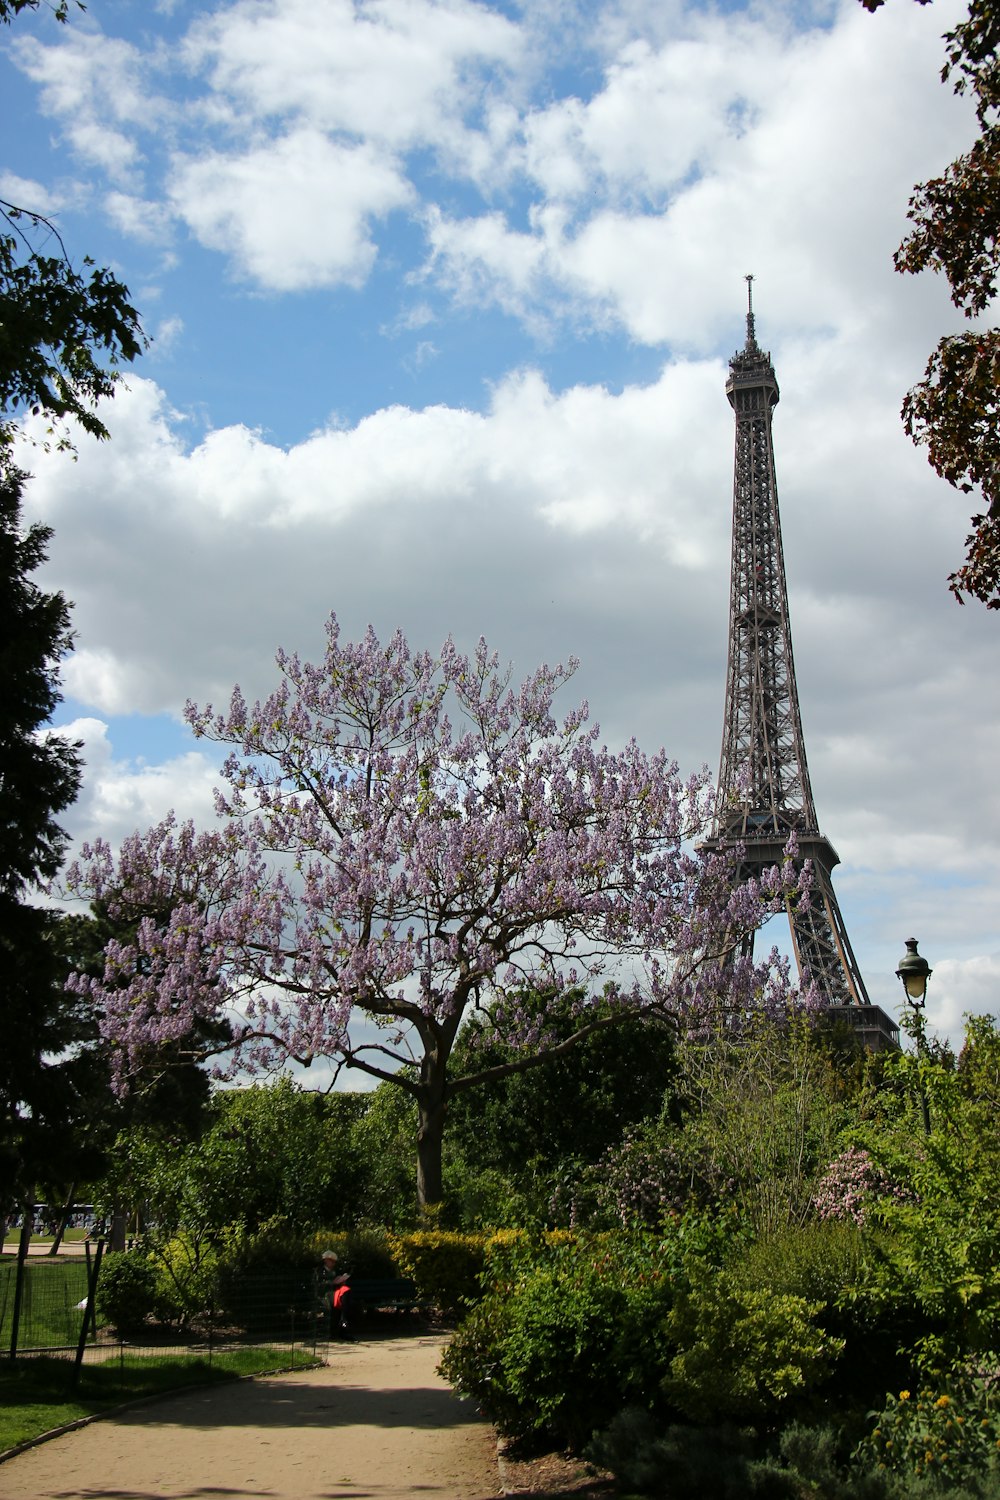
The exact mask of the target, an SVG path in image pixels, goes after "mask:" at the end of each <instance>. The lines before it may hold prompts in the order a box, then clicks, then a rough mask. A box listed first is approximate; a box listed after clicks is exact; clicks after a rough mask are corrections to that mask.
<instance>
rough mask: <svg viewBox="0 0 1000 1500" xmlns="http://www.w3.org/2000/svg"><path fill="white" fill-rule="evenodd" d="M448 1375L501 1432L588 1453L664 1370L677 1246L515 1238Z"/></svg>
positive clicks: (501, 1252)
mask: <svg viewBox="0 0 1000 1500" xmlns="http://www.w3.org/2000/svg"><path fill="white" fill-rule="evenodd" d="M489 1267H490V1270H489V1275H490V1276H491V1277H492V1284H491V1285H490V1286H489V1288H488V1290H487V1291H486V1293H485V1295H484V1296H483V1298H482V1300H481V1301H480V1302H478V1303H477V1304H476V1305H475V1306H474V1307H473V1308H472V1310H471V1311H470V1313H469V1315H468V1316H467V1317H466V1319H465V1320H464V1322H463V1323H462V1325H461V1326H460V1328H459V1329H458V1332H457V1333H456V1335H455V1337H454V1338H453V1340H452V1342H451V1344H450V1345H449V1347H448V1349H447V1350H446V1352H445V1355H444V1358H443V1360H442V1363H441V1370H442V1373H443V1374H444V1375H445V1377H446V1378H447V1379H448V1380H450V1381H451V1383H452V1384H453V1385H454V1386H455V1387H456V1388H457V1389H458V1390H459V1391H461V1392H462V1393H463V1394H464V1395H467V1396H471V1397H472V1398H473V1399H474V1400H476V1401H477V1402H478V1403H479V1405H480V1406H481V1407H482V1409H483V1410H484V1411H485V1412H486V1413H487V1415H488V1416H489V1417H490V1419H491V1420H492V1421H493V1422H494V1423H495V1424H496V1425H497V1426H498V1427H499V1429H500V1431H501V1432H503V1433H504V1434H506V1435H508V1436H512V1437H529V1436H530V1437H545V1438H546V1439H548V1440H551V1441H554V1442H556V1443H564V1444H567V1443H568V1444H571V1445H574V1444H577V1445H578V1444H580V1443H581V1442H584V1441H586V1439H587V1438H588V1437H589V1436H590V1434H591V1433H592V1432H593V1431H594V1430H595V1429H596V1428H598V1427H600V1426H603V1425H605V1424H606V1422H607V1420H608V1417H609V1415H611V1414H612V1413H614V1412H615V1411H617V1410H618V1409H619V1408H620V1407H621V1406H623V1405H625V1404H626V1403H627V1402H628V1401H630V1400H643V1399H644V1397H645V1394H646V1393H647V1392H650V1391H655V1389H656V1386H657V1383H658V1381H659V1378H660V1376H661V1375H662V1372H663V1370H664V1368H665V1365H666V1361H667V1356H668V1345H667V1342H666V1337H665V1328H666V1317H667V1314H668V1312H669V1310H670V1307H671V1305H672V1301H673V1297H674V1285H673V1280H672V1275H671V1269H672V1256H671V1251H670V1247H667V1249H666V1250H664V1247H663V1245H662V1243H658V1242H657V1241H656V1240H655V1239H654V1238H653V1237H652V1236H625V1235H614V1236H612V1235H594V1236H579V1237H578V1236H575V1235H572V1234H568V1233H556V1234H550V1235H546V1236H542V1237H540V1238H537V1239H533V1238H529V1237H528V1236H508V1237H506V1238H505V1240H504V1243H503V1245H502V1247H494V1250H493V1253H492V1255H491V1257H490V1260H489Z"/></svg>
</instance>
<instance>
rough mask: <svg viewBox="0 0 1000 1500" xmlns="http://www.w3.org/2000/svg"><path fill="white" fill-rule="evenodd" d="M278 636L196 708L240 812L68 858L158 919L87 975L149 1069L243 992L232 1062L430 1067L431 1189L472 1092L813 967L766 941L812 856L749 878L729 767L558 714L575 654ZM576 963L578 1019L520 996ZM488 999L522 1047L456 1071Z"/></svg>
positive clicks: (126, 1073) (335, 630)
mask: <svg viewBox="0 0 1000 1500" xmlns="http://www.w3.org/2000/svg"><path fill="white" fill-rule="evenodd" d="M277 662H278V667H279V669H280V673H281V681H280V685H279V686H278V687H277V689H276V691H275V692H274V693H273V694H272V696H271V697H270V698H268V699H267V701H266V702H259V703H256V704H254V705H253V707H249V706H248V705H247V703H246V702H245V701H244V698H243V696H242V694H241V693H240V691H239V689H238V688H237V689H236V690H235V691H234V692H233V695H232V699H231V702H230V704H229V708H228V711H226V712H224V713H216V712H215V711H214V710H213V709H212V708H211V707H206V708H198V707H196V706H194V705H193V704H189V705H188V709H187V718H188V722H189V723H190V724H191V725H192V727H193V729H194V731H195V733H196V734H197V735H199V736H204V737H206V738H209V739H212V740H215V741H218V742H220V743H222V744H224V745H228V746H230V747H231V751H230V754H229V756H228V758H227V760H226V761H225V764H224V768H223V776H224V782H225V785H226V790H225V791H224V792H220V793H219V794H218V795H217V811H218V813H219V815H220V818H221V820H222V822H221V824H220V826H219V827H218V828H217V829H216V830H215V831H212V832H202V833H199V832H197V831H196V830H195V829H194V828H193V827H192V826H190V825H184V826H178V825H177V823H176V821H175V820H174V819H173V818H168V819H167V820H166V821H165V822H164V823H162V824H160V825H159V826H158V827H156V828H153V829H152V830H150V831H149V832H148V833H146V834H145V835H138V834H137V835H135V836H133V837H132V838H131V839H129V840H127V841H126V843H125V844H124V846H123V848H122V849H121V851H120V853H119V854H118V856H117V858H116V857H115V856H114V855H113V852H112V850H111V849H110V848H109V847H108V846H107V845H106V844H104V843H97V844H95V845H94V846H93V847H90V848H87V849H85V850H84V852H83V863H82V864H79V865H76V866H74V867H73V868H72V869H71V871H70V873H69V881H68V883H69V886H70V888H71V889H72V890H74V891H75V892H76V893H77V894H79V895H85V896H89V897H91V898H98V899H103V900H110V901H112V903H113V904H114V905H115V908H116V909H117V910H119V911H120V912H121V913H123V914H125V913H126V912H127V913H129V914H131V916H132V917H133V918H134V917H136V916H138V917H139V918H140V920H139V922H138V925H137V927H136V928H135V932H136V936H135V939H134V941H130V942H128V943H111V944H110V945H109V947H108V949H107V954H106V960H107V961H106V967H105V973H104V976H103V978H102V979H100V980H93V979H89V980H88V979H86V978H84V977H82V976H80V977H78V978H77V980H76V981H75V983H76V984H77V985H79V986H82V987H85V988H88V989H89V990H90V991H91V993H92V994H93V995H94V996H95V998H96V999H98V1001H99V1002H100V1004H101V1007H102V1010H103V1016H104V1020H103V1029H104V1034H105V1036H106V1037H107V1038H108V1040H109V1041H110V1042H111V1043H112V1045H113V1048H114V1053H115V1057H116V1059H117V1066H118V1070H119V1077H120V1081H121V1086H122V1087H127V1086H128V1080H129V1078H130V1076H131V1075H133V1074H135V1073H136V1072H138V1071H139V1070H141V1069H142V1068H143V1066H145V1065H146V1064H148V1061H149V1059H150V1057H151V1056H153V1055H155V1051H156V1048H157V1047H158V1046H160V1045H161V1044H163V1043H164V1042H172V1043H175V1044H176V1042H177V1041H178V1039H183V1038H185V1037H189V1036H191V1035H192V1034H193V1033H194V1030H195V1027H196V1024H197V1023H198V1021H199V1020H203V1019H204V1018H205V1017H207V1016H217V1015H219V1014H220V1013H221V1012H225V1013H226V1014H227V1015H228V1016H229V1017H230V1019H232V1020H233V1021H234V1032H233V1041H232V1044H231V1047H230V1048H228V1049H227V1054H228V1055H227V1056H226V1057H225V1058H217V1059H216V1067H217V1069H219V1070H220V1071H227V1072H228V1073H229V1075H230V1076H231V1075H232V1074H233V1073H234V1072H236V1071H237V1070H238V1071H241V1072H243V1073H248V1072H254V1071H261V1070H267V1069H273V1068H275V1067H276V1066H280V1065H281V1064H282V1063H287V1062H288V1061H289V1060H295V1061H297V1062H299V1063H302V1064H309V1063H311V1062H312V1061H313V1060H314V1059H327V1060H330V1061H331V1062H332V1063H333V1065H334V1069H335V1073H336V1072H339V1070H340V1069H341V1068H343V1067H347V1068H352V1069H360V1070H362V1071H363V1072H364V1073H366V1074H368V1075H369V1076H370V1077H373V1078H376V1079H380V1080H388V1081H391V1082H392V1083H395V1084H397V1085H398V1086H399V1087H401V1088H403V1089H406V1090H407V1091H408V1092H409V1093H410V1094H411V1095H412V1096H413V1097H414V1099H415V1100H416V1103H417V1107H418V1121H419V1124H418V1140H417V1190H418V1198H419V1200H420V1202H421V1204H424V1205H426V1204H430V1203H434V1202H437V1201H438V1200H439V1199H440V1197H441V1192H442V1182H441V1145H442V1136H443V1128H444V1122H445V1115H446V1110H447V1103H448V1097H449V1093H454V1092H457V1091H459V1090H463V1089H468V1088H472V1087H474V1086H475V1085H476V1084H477V1083H479V1082H481V1081H482V1080H483V1079H484V1078H485V1077H491V1076H496V1075H497V1072H498V1071H503V1072H510V1071H514V1070H520V1069H523V1068H530V1067H535V1066H538V1065H539V1064H541V1063H543V1062H544V1061H545V1060H546V1059H547V1058H548V1057H551V1056H553V1055H555V1054H556V1053H557V1052H563V1053H564V1052H566V1051H567V1050H568V1049H569V1048H570V1047H572V1046H573V1045H574V1043H575V1042H576V1041H578V1040H579V1039H580V1038H582V1037H583V1036H585V1035H587V1034H588V1033H589V1032H592V1031H593V1029H594V1028H595V1027H597V1026H605V1025H609V1024H615V1023H618V1022H620V1021H621V1020H623V1019H627V1018H628V1017H632V1016H637V1015H642V1014H649V1013H651V1012H655V1013H657V1014H661V1015H663V1014H666V1015H668V1016H670V1017H672V1018H676V1020H677V1021H678V1023H679V1024H680V1023H683V1024H685V1025H689V1024H692V1023H693V1022H694V1021H695V1020H696V1018H697V1017H699V1016H701V1015H703V1014H704V1013H705V1012H706V1011H707V1010H710V1009H714V1008H716V1007H719V1006H724V1007H728V1008H730V1009H735V1010H744V1009H746V1008H747V1007H750V1006H758V1005H760V1004H762V1003H772V1002H777V1001H781V1002H783V1001H784V999H785V997H786V994H787V968H786V966H783V965H782V964H781V962H780V961H779V960H778V959H777V956H776V955H775V954H772V955H771V957H770V958H769V959H768V960H767V962H765V963H764V964H761V965H754V964H753V963H752V962H751V961H750V960H749V959H745V958H741V957H740V956H739V949H740V943H741V940H742V938H743V936H744V935H745V934H746V933H747V932H748V931H750V930H752V929H754V928H755V927H757V926H758V925H759V924H760V923H761V922H762V921H763V920H764V919H765V918H766V916H767V915H769V914H770V912H771V911H773V910H775V909H777V908H778V907H779V906H781V905H782V904H783V902H784V900H785V899H786V897H787V896H788V895H789V893H790V891H792V890H793V885H792V876H791V873H790V872H791V866H790V865H787V866H786V869H785V870H784V871H783V872H779V871H777V870H776V871H774V872H773V876H772V878H771V879H770V880H769V881H765V882H764V883H763V885H762V886H758V885H757V884H755V883H753V882H751V883H750V884H745V885H739V884H734V869H733V866H732V865H731V864H730V863H729V862H728V861H727V860H726V859H725V858H724V857H722V856H719V855H709V854H706V853H698V852H697V851H696V849H695V844H696V841H697V839H698V838H699V837H700V836H703V835H704V834H705V832H706V830H707V828H708V824H709V821H710V815H711V803H712V790H711V786H710V783H709V780H708V777H707V773H704V772H703V773H702V774H700V775H697V776H694V777H692V778H691V779H690V780H683V779H682V778H681V777H680V775H679V774H678V770H677V766H676V765H675V764H673V763H672V762H670V761H669V760H668V759H667V757H666V755H665V754H664V753H663V752H662V751H661V752H659V753H658V754H656V755H653V756H649V755H646V754H643V753H642V752H641V751H640V749H639V747H638V746H637V745H636V744H635V743H634V742H632V743H630V744H628V745H627V746H626V747H625V748H624V749H623V750H620V751H615V752H612V751H610V750H608V749H607V748H605V747H603V746H601V745H600V743H599V739H598V730H597V728H596V727H591V726H588V722H587V720H588V711H587V707H586V705H583V706H582V707H580V708H577V709H576V710H574V711H573V712H571V713H569V714H568V715H567V716H566V717H565V718H564V719H563V720H561V721H558V720H557V719H556V717H555V716H554V712H553V700H554V697H555V694H556V691H557V690H558V689H559V687H560V686H562V685H563V683H564V682H565V681H566V680H567V678H569V677H570V676H571V674H572V672H573V670H574V668H575V663H573V662H571V663H570V664H569V665H568V666H566V667H563V666H559V667H555V668H550V667H547V666H543V667H540V668H539V669H538V670H537V671H536V672H534V673H533V674H532V675H531V676H530V677H528V678H527V680H526V681H525V682H524V683H523V684H522V685H521V686H520V687H519V688H512V687H511V686H510V673H509V671H503V670H502V669H501V667H500V665H499V662H498V658H497V656H496V655H495V654H494V653H492V652H491V651H490V650H489V649H488V648H487V646H486V645H485V643H484V642H480V644H479V647H478V649H477V650H476V651H475V653H474V654H473V655H471V656H465V655H462V654H461V653H460V652H459V651H458V650H457V648H456V647H455V645H454V644H453V642H452V641H451V640H448V641H447V642H446V643H445V645H444V646H443V648H442V650H441V652H440V653H439V655H438V656H436V657H435V656H432V655H430V654H428V653H426V652H418V651H414V650H412V649H411V648H410V647H409V645H408V644H407V642H406V641H405V640H404V638H403V637H402V635H401V634H399V633H397V634H396V635H394V636H393V638H392V639H391V640H390V641H388V642H387V643H385V644H383V643H381V642H380V641H379V640H378V639H377V638H376V636H375V634H374V632H373V631H372V630H371V629H369V631H368V633H367V635H366V637H365V638H364V639H363V640H362V641H360V642H357V643H348V642H344V641H342V640H341V637H340V630H339V626H338V623H337V620H336V618H335V617H334V616H331V618H330V620H329V622H328V625H327V643H326V650H325V654H324V657H323V660H322V662H321V663H320V664H319V665H315V666H313V665H309V664H307V663H304V662H301V661H300V660H299V659H298V658H297V657H295V656H289V655H287V654H286V653H284V652H279V653H278V657H277ZM569 990H572V991H573V992H574V994H579V996H580V998H579V999H578V1000H576V999H574V1000H573V1006H574V1010H575V1015H576V1020H577V1025H576V1027H575V1029H573V1030H572V1032H571V1034H570V1035H569V1036H568V1037H567V1035H566V1033H565V1029H563V1030H562V1031H561V1032H560V1034H559V1035H558V1036H556V1034H555V1033H552V1034H551V1035H550V1034H548V1032H547V1028H546V1024H545V1007H544V1005H542V1006H541V1007H540V1006H539V1005H538V1003H537V998H536V1002H535V1003H534V1004H533V1005H532V1006H531V1007H530V1008H529V1007H525V1006H524V1005H523V1002H522V998H521V997H523V996H524V995H525V994H528V993H532V994H534V996H535V997H537V996H538V995H544V994H548V995H552V996H553V997H557V996H558V997H562V998H563V1000H565V995H566V992H567V991H569ZM598 994H599V995H600V998H601V1001H602V1004H601V1006H600V1008H599V1010H598V1008H597V1007H594V1006H593V1004H592V999H593V997H594V996H596V995H598ZM486 1005H489V1006H490V1011H491V1015H492V1017H493V1023H494V1025H495V1026H496V1025H499V1026H501V1027H503V1028H504V1029H505V1032H506V1034H507V1036H508V1037H510V1038H513V1039H516V1041H517V1043H518V1047H517V1052H516V1056H515V1057H514V1058H513V1060H511V1061H509V1062H507V1063H505V1064H503V1065H502V1068H501V1069H499V1070H498V1069H497V1068H496V1067H493V1068H489V1067H483V1068H481V1069H480V1070H478V1071H477V1070H476V1066H475V1062H474V1060H473V1062H472V1063H471V1065H468V1066H467V1067H466V1069H465V1071H463V1072H462V1074H461V1076H450V1073H449V1059H450V1057H451V1052H452V1047H453V1044H454V1042H455V1038H456V1035H457V1033H458V1030H459V1027H460V1026H461V1023H462V1020H463V1018H464V1017H465V1016H466V1015H467V1014H469V1013H470V1012H471V1011H472V1010H473V1009H475V1008H478V1007H482V1006H486ZM564 1008H565V1007H564ZM473 1059H474V1054H473Z"/></svg>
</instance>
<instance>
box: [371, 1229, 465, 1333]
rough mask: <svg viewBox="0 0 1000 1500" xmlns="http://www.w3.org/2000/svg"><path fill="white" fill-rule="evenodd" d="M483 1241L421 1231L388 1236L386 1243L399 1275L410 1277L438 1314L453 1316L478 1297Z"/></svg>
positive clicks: (425, 1230) (443, 1232)
mask: <svg viewBox="0 0 1000 1500" xmlns="http://www.w3.org/2000/svg"><path fill="white" fill-rule="evenodd" d="M486 1239H487V1236H486V1235H485V1234H456V1233H453V1232H452V1231H450V1230H446V1229H422V1230H416V1231H415V1232H414V1233H413V1234H403V1235H392V1236H391V1237H390V1240H389V1243H390V1245H391V1247H392V1252H393V1256H394V1259H395V1262H396V1265H397V1267H398V1269H399V1271H400V1273H401V1274H402V1275H404V1276H410V1277H412V1279H413V1280H414V1281H415V1282H416V1284H417V1291H418V1292H419V1294H420V1296H421V1297H423V1298H425V1299H427V1300H429V1301H431V1302H436V1303H437V1305H438V1307H440V1308H441V1310H442V1312H446V1313H457V1312H460V1311H461V1310H462V1309H464V1308H466V1307H468V1306H470V1305H471V1304H472V1303H473V1302H475V1301H477V1300H478V1298H479V1295H480V1291H479V1281H480V1277H481V1275H482V1271H483V1263H484V1248H485V1245H486Z"/></svg>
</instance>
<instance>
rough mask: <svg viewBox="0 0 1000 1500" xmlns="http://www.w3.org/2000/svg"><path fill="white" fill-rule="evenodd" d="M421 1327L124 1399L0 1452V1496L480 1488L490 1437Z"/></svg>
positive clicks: (468, 1491) (496, 1485) (343, 1494)
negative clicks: (222, 1379) (172, 1391)
mask: <svg viewBox="0 0 1000 1500" xmlns="http://www.w3.org/2000/svg"><path fill="white" fill-rule="evenodd" d="M441 1347H442V1340H441V1339H440V1338H438V1337H436V1336H433V1335H417V1336H412V1335H411V1336H410V1337H405V1338H387V1339H380V1340H378V1341H372V1342H370V1343H358V1344H341V1345H332V1346H331V1349H330V1363H329V1365H328V1366H327V1367H326V1368H325V1369H320V1370H309V1371H305V1372H302V1371H298V1372H296V1373H295V1374H290V1375H279V1376H274V1377H271V1378H268V1379H261V1380H251V1381H240V1382H236V1383H234V1384H232V1385H225V1386H215V1387H210V1388H208V1389H205V1390H202V1391H195V1392H193V1393H192V1392H188V1393H186V1394H182V1395H178V1396H172V1397H169V1398H167V1399H165V1400H162V1401H158V1402H155V1403H151V1404H147V1405H143V1406H139V1407H134V1408H132V1409H131V1410H130V1411H123V1412H121V1413H119V1414H118V1415H117V1416H112V1417H108V1418H105V1419H103V1420H101V1421H99V1422H94V1423H91V1424H90V1425H89V1426H87V1427H82V1428H80V1429H78V1430H77V1431H75V1432H70V1433H66V1434H64V1435H63V1436H62V1437H57V1438H53V1439H52V1440H51V1441H49V1442H45V1443H42V1444H40V1445H39V1446H38V1447H35V1448H31V1449H29V1450H28V1451H27V1452H25V1453H19V1454H18V1455H17V1456H16V1457H14V1458H11V1459H8V1460H7V1461H6V1462H4V1463H0V1500H239V1497H243V1496H246V1497H254V1500H256V1497H262V1500H403V1497H406V1500H435V1497H436V1500H491V1497H494V1496H496V1495H498V1494H499V1493H500V1488H501V1485H500V1476H499V1470H498V1466H497V1452H496V1438H495V1435H494V1432H493V1429H492V1428H491V1427H490V1426H489V1424H488V1423H486V1422H484V1421H483V1420H482V1419H481V1418H480V1417H479V1416H478V1414H477V1413H476V1411H475V1409H474V1408H473V1407H472V1406H471V1405H470V1404H469V1403H468V1402H465V1401H462V1400H461V1399H460V1398H459V1397H457V1396H456V1395H454V1393H453V1392H452V1391H451V1389H450V1388H449V1386H448V1385H447V1383H446V1382H445V1381H444V1380H443V1379H442V1378H441V1376H440V1375H438V1374H437V1373H436V1368H435V1367H436V1365H437V1362H438V1360H439V1358H440V1351H441Z"/></svg>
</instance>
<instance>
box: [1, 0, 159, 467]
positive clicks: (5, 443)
mask: <svg viewBox="0 0 1000 1500" xmlns="http://www.w3.org/2000/svg"><path fill="white" fill-rule="evenodd" d="M15 3H16V0H15ZM3 19H5V20H6V19H9V15H8V16H4V17H3ZM44 250H48V251H50V252H54V253H48V254H46V253H43V251H44ZM145 343H146V340H145V338H144V336H143V333H142V329H141V327H140V326H139V315H138V313H137V312H136V310H135V308H134V307H133V306H132V304H131V302H130V301H129V290H128V287H127V286H125V285H124V283H122V282H121V281H119V280H118V278H117V277H116V276H113V275H112V273H111V272H110V271H108V270H107V269H106V268H105V267H103V266H95V265H94V263H93V261H92V260H90V259H89V258H86V259H85V260H84V262H83V271H82V272H80V271H78V270H77V269H76V268H75V267H74V266H73V265H72V263H71V262H70V259H69V257H68V255H67V253H66V249H65V246H64V245H63V243H62V240H61V239H60V237H59V232H58V230H57V229H56V227H55V225H54V224H52V223H51V222H50V221H49V220H48V219H45V218H43V217H42V216H41V215H40V214H36V213H33V212H31V210H30V209H29V208H20V207H18V206H17V205H16V204H13V203H7V202H5V201H3V200H0V471H9V470H10V469H11V461H10V446H11V444H12V442H13V439H14V435H15V431H16V428H15V420H16V418H17V417H19V416H24V415H27V414H29V413H30V414H31V415H34V416H42V417H44V418H46V419H47V420H48V421H49V423H50V424H61V423H64V422H65V421H66V419H67V418H70V417H71V418H73V419H74V420H75V421H76V422H78V423H79V424H80V426H81V427H82V428H83V430H84V431H85V432H89V433H90V434H91V435H92V436H93V437H97V438H106V437H107V436H108V431H107V428H106V427H105V425H104V423H103V422H102V421H101V419H100V418H99V417H98V415H97V412H96V407H97V404H98V402H99V401H101V400H106V399H107V398H108V397H110V396H113V395H114V393H115V390H116V388H117V386H118V384H119V382H120V380H121V370H120V365H121V364H122V363H125V364H130V363H131V362H132V361H133V360H134V359H135V358H136V357H137V356H138V355H139V354H141V352H142V350H143V348H144V347H145ZM52 430H53V427H52V426H51V425H50V427H49V432H50V433H51V432H52ZM58 446H59V447H60V448H69V449H72V446H73V445H72V442H71V441H70V439H69V438H68V437H67V436H66V435H65V432H63V434H62V435H61V436H60V437H59V439H58Z"/></svg>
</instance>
